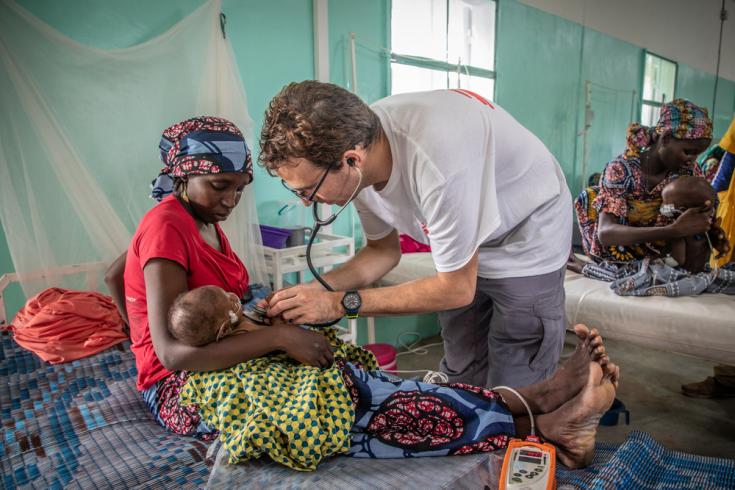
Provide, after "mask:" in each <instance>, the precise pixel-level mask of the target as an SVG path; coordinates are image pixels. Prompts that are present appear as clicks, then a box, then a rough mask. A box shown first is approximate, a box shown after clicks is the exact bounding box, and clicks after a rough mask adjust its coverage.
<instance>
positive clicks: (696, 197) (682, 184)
mask: <svg viewBox="0 0 735 490" xmlns="http://www.w3.org/2000/svg"><path fill="white" fill-rule="evenodd" d="M661 198H662V199H663V204H662V206H661V214H663V215H665V216H667V215H671V217H674V214H677V213H676V211H678V212H679V213H681V212H683V211H685V210H687V209H689V208H697V207H702V206H704V205H705V203H706V202H707V201H709V202H710V204H711V205H713V206H714V204H715V199H716V198H717V193H716V192H715V190H714V189H713V188H712V186H711V185H710V184H709V182H707V180H706V179H704V178H702V177H693V176H687V175H684V176H682V177H679V178H677V179H674V180H673V181H671V182H669V183H668V184H667V185H666V187H664V189H663V190H662V191H661Z"/></svg>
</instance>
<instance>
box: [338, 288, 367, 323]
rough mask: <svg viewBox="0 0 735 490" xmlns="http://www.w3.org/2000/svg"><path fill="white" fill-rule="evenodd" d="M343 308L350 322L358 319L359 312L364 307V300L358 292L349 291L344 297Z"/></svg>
mask: <svg viewBox="0 0 735 490" xmlns="http://www.w3.org/2000/svg"><path fill="white" fill-rule="evenodd" d="M342 306H343V307H344V309H345V316H346V317H347V318H349V319H350V320H352V319H354V318H357V317H358V314H357V311H358V310H359V309H360V307H361V306H362V298H360V293H358V292H357V291H347V292H346V293H345V295H344V296H343V297H342Z"/></svg>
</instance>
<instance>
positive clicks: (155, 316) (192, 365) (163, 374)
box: [108, 117, 332, 439]
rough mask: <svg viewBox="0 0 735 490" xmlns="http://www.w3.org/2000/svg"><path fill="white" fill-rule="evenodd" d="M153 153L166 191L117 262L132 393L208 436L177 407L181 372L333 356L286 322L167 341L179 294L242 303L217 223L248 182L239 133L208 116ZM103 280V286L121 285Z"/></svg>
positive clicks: (174, 426)
mask: <svg viewBox="0 0 735 490" xmlns="http://www.w3.org/2000/svg"><path fill="white" fill-rule="evenodd" d="M160 148H161V158H162V160H163V162H164V164H165V168H164V169H163V171H162V172H161V175H159V179H158V181H157V183H156V186H155V189H158V190H159V191H162V192H163V193H164V194H165V193H166V191H169V192H170V191H172V192H171V193H170V195H168V196H166V197H163V196H159V197H162V199H161V202H160V204H158V205H157V206H155V207H154V208H153V209H151V210H150V211H149V212H148V213H147V214H146V215H145V216H144V217H143V219H142V220H141V222H140V225H139V226H138V230H137V231H136V233H135V235H134V236H133V239H132V241H131V243H130V246H129V248H128V251H127V258H126V260H125V261H124V263H125V272H124V298H125V302H124V305H125V311H126V313H127V318H128V321H129V325H130V335H131V340H132V350H133V353H134V354H135V358H136V366H137V369H138V383H137V386H138V390H140V391H141V393H142V396H143V398H144V400H145V402H146V404H147V405H148V407H149V409H150V410H151V411H152V413H153V414H154V416H155V417H156V420H157V421H158V423H160V424H161V425H163V426H164V427H166V428H167V429H169V430H171V431H173V432H175V433H177V434H185V435H194V436H199V437H202V438H204V439H211V438H213V437H214V435H215V434H214V431H213V430H212V429H211V428H209V427H206V426H205V425H204V424H201V423H200V422H201V421H200V416H199V413H198V407H191V406H189V407H181V406H179V391H180V388H181V386H183V384H184V383H185V382H186V378H187V376H188V375H187V372H188V371H205V370H215V369H223V368H226V367H230V366H232V365H235V364H237V363H240V362H243V361H246V360H248V359H253V358H256V357H259V356H262V355H264V354H267V353H269V352H273V351H277V350H280V351H285V352H286V353H288V354H289V355H290V356H291V357H293V358H294V359H296V360H298V361H300V362H303V363H305V364H309V365H314V366H327V365H329V364H331V362H332V353H331V350H330V347H329V344H328V342H327V341H326V340H325V339H324V337H323V336H322V335H320V334H318V333H316V332H311V331H308V330H303V329H300V328H293V327H291V326H289V325H285V324H277V325H273V326H272V327H271V328H269V329H268V331H267V332H266V331H253V332H247V335H233V336H229V337H227V338H224V339H222V340H221V341H220V342H217V343H216V344H207V345H203V346H192V345H187V344H185V343H183V342H180V341H178V340H177V339H176V338H174V337H173V336H172V335H171V333H170V332H169V329H168V314H169V310H170V308H171V305H172V304H173V302H174V300H175V299H176V297H177V296H179V295H180V294H181V293H184V292H186V291H188V290H190V289H195V288H197V287H200V286H206V285H215V286H219V287H220V288H222V289H223V290H224V291H227V292H228V293H232V294H233V295H235V296H237V297H238V298H241V297H242V296H243V294H244V293H245V292H246V290H247V287H248V273H247V270H246V269H245V266H244V265H243V264H242V262H241V261H240V259H239V258H238V257H237V255H236V254H235V253H234V251H233V250H232V248H231V247H230V244H229V241H228V240H227V237H226V236H225V234H224V233H223V232H222V229H221V228H220V227H219V225H218V224H217V223H218V222H220V221H224V220H225V219H227V217H228V216H229V214H230V212H231V211H232V210H233V209H234V207H235V206H236V205H237V204H238V201H239V200H240V196H241V193H242V191H243V188H244V187H245V186H246V185H247V184H249V183H250V182H251V181H252V163H251V158H250V152H249V150H248V148H247V145H246V144H245V141H244V139H243V137H242V133H241V132H240V130H239V129H238V128H237V127H236V126H235V125H234V124H232V123H231V122H229V121H226V120H224V119H220V118H215V117H197V118H193V119H189V120H187V121H183V122H181V123H178V124H175V125H173V126H171V127H169V128H168V129H166V130H165V131H164V132H163V136H162V138H161V144H160ZM121 264H122V261H118V263H117V266H118V270H119V266H120V265H121ZM108 279H110V281H108V284H109V283H113V284H120V283H121V281H120V280H119V278H115V277H111V278H108ZM116 291H117V293H116V296H117V297H118V303H120V302H121V301H119V300H120V298H119V296H120V294H119V288H118V289H117V290H116ZM113 293H115V291H113Z"/></svg>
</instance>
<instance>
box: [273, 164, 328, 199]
mask: <svg viewBox="0 0 735 490" xmlns="http://www.w3.org/2000/svg"><path fill="white" fill-rule="evenodd" d="M334 165H335V164H331V165H329V166H328V167H327V170H325V171H324V173H323V174H322V176H321V177H320V178H319V181H318V182H317V183H316V187H314V190H313V191H311V192H310V193H308V195H307V193H306V191H305V190H303V189H294V188H293V187H291V186H290V185H288V184H287V183H286V181H285V180H283V179H281V184H283V187H285V188H286V189H287V190H289V191H291V192H293V193H294V194H295V195H296V197H298V198H299V199H304V200H306V201H309V202H314V196H316V193H317V191H319V188H320V187H321V186H322V184H323V183H324V179H326V178H327V174H329V171H330V170H332V167H334ZM307 189H308V187H307Z"/></svg>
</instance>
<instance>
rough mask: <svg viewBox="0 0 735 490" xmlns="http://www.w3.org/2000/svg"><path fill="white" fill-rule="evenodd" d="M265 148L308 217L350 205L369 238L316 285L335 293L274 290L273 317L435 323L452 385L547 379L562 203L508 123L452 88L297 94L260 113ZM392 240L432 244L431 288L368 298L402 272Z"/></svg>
mask: <svg viewBox="0 0 735 490" xmlns="http://www.w3.org/2000/svg"><path fill="white" fill-rule="evenodd" d="M260 146H261V152H260V157H259V158H260V163H261V165H263V166H264V167H265V168H266V169H267V170H268V171H269V173H271V174H272V175H274V176H275V175H277V176H278V177H280V178H281V179H282V182H283V185H284V186H285V187H286V188H288V189H289V190H291V191H292V192H293V193H294V194H296V195H297V196H298V197H299V198H301V199H302V200H303V201H304V203H305V204H306V205H307V206H308V205H310V204H312V203H326V204H334V205H338V206H345V205H347V204H349V202H350V201H351V199H353V198H354V203H355V207H356V208H357V211H358V214H359V216H360V220H361V222H362V226H363V228H364V231H365V236H366V237H367V246H365V247H364V248H362V249H361V250H360V251H359V252H358V253H357V254H356V255H355V257H354V258H352V259H351V260H350V261H349V262H347V263H346V264H344V265H343V266H342V267H340V268H338V269H335V270H333V271H331V272H329V273H328V274H325V276H324V279H326V281H327V282H328V283H329V284H330V285H331V286H332V287H333V288H334V289H335V291H336V292H330V291H326V290H325V289H324V287H323V286H322V285H320V284H319V283H318V282H312V283H309V284H303V285H299V286H295V287H292V288H288V289H283V290H280V291H278V292H276V293H275V295H274V296H273V297H272V298H271V299H270V302H269V305H268V306H269V312H268V314H269V315H270V316H277V315H283V317H284V318H285V319H286V320H289V321H292V322H294V323H319V322H325V321H329V320H334V319H336V318H339V317H341V316H343V315H345V314H347V315H349V316H353V317H354V316H356V315H362V316H381V315H410V314H419V313H426V312H435V311H437V312H439V320H440V323H441V327H442V337H443V339H444V359H443V360H442V362H441V370H442V371H443V372H444V373H446V374H447V375H448V376H449V380H450V382H463V383H470V384H475V385H484V386H495V385H498V384H507V385H511V386H524V385H529V384H531V383H535V382H537V381H540V380H542V379H545V378H548V377H550V376H551V374H552V373H553V372H554V370H555V368H556V364H557V362H558V360H559V356H560V353H561V350H562V347H563V343H564V330H565V318H564V288H563V279H564V270H565V264H566V261H567V257H568V255H569V248H570V244H571V232H572V201H571V196H570V194H569V190H568V188H567V186H566V182H565V179H564V175H563V173H562V171H561V168H560V167H559V164H558V163H557V161H556V160H555V159H554V157H553V155H552V154H551V153H550V152H549V150H548V149H547V148H546V147H545V146H544V145H543V143H541V141H540V140H539V139H538V138H537V137H536V136H534V135H533V134H532V133H531V132H530V131H528V130H527V129H526V128H524V127H523V126H521V125H520V124H519V123H518V122H517V121H516V120H515V119H513V117H512V116H511V115H510V114H508V113H507V112H505V111H504V110H503V109H502V108H500V107H498V106H497V105H496V104H494V103H491V102H489V101H487V100H485V99H484V98H482V97H481V96H479V95H477V94H475V93H472V92H470V91H467V90H461V89H457V90H436V91H431V92H418V93H411V94H404V95H395V96H391V97H387V98H385V99H382V100H380V101H378V102H376V103H375V104H373V105H372V106H371V107H368V106H367V105H366V104H365V103H364V102H362V101H361V100H360V99H359V98H358V97H357V96H356V95H354V94H352V93H350V92H348V91H346V90H344V89H342V88H340V87H338V86H336V85H332V84H327V83H321V82H316V81H305V82H301V83H291V84H289V85H288V86H286V87H285V88H283V90H281V92H280V93H279V94H278V95H276V97H274V99H273V100H272V101H271V102H270V105H269V107H268V109H267V111H266V115H265V121H264V123H263V129H262V133H261V140H260ZM355 196H356V197H355ZM326 218H327V217H323V218H322V219H326ZM399 233H405V234H408V235H410V236H411V237H412V238H414V239H415V240H418V241H419V242H422V243H427V244H430V245H431V250H432V252H431V253H432V257H433V260H434V263H435V265H436V270H437V273H436V275H435V276H433V277H429V278H424V279H419V280H415V281H410V282H407V283H404V284H400V285H398V286H394V287H385V288H369V286H370V285H371V284H372V283H374V282H375V281H377V280H378V279H380V278H381V277H382V276H383V275H385V274H386V273H387V272H389V271H390V270H391V269H392V268H393V267H395V266H396V265H397V264H398V262H399V260H400V257H401V250H400V246H399V238H398V235H399Z"/></svg>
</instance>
